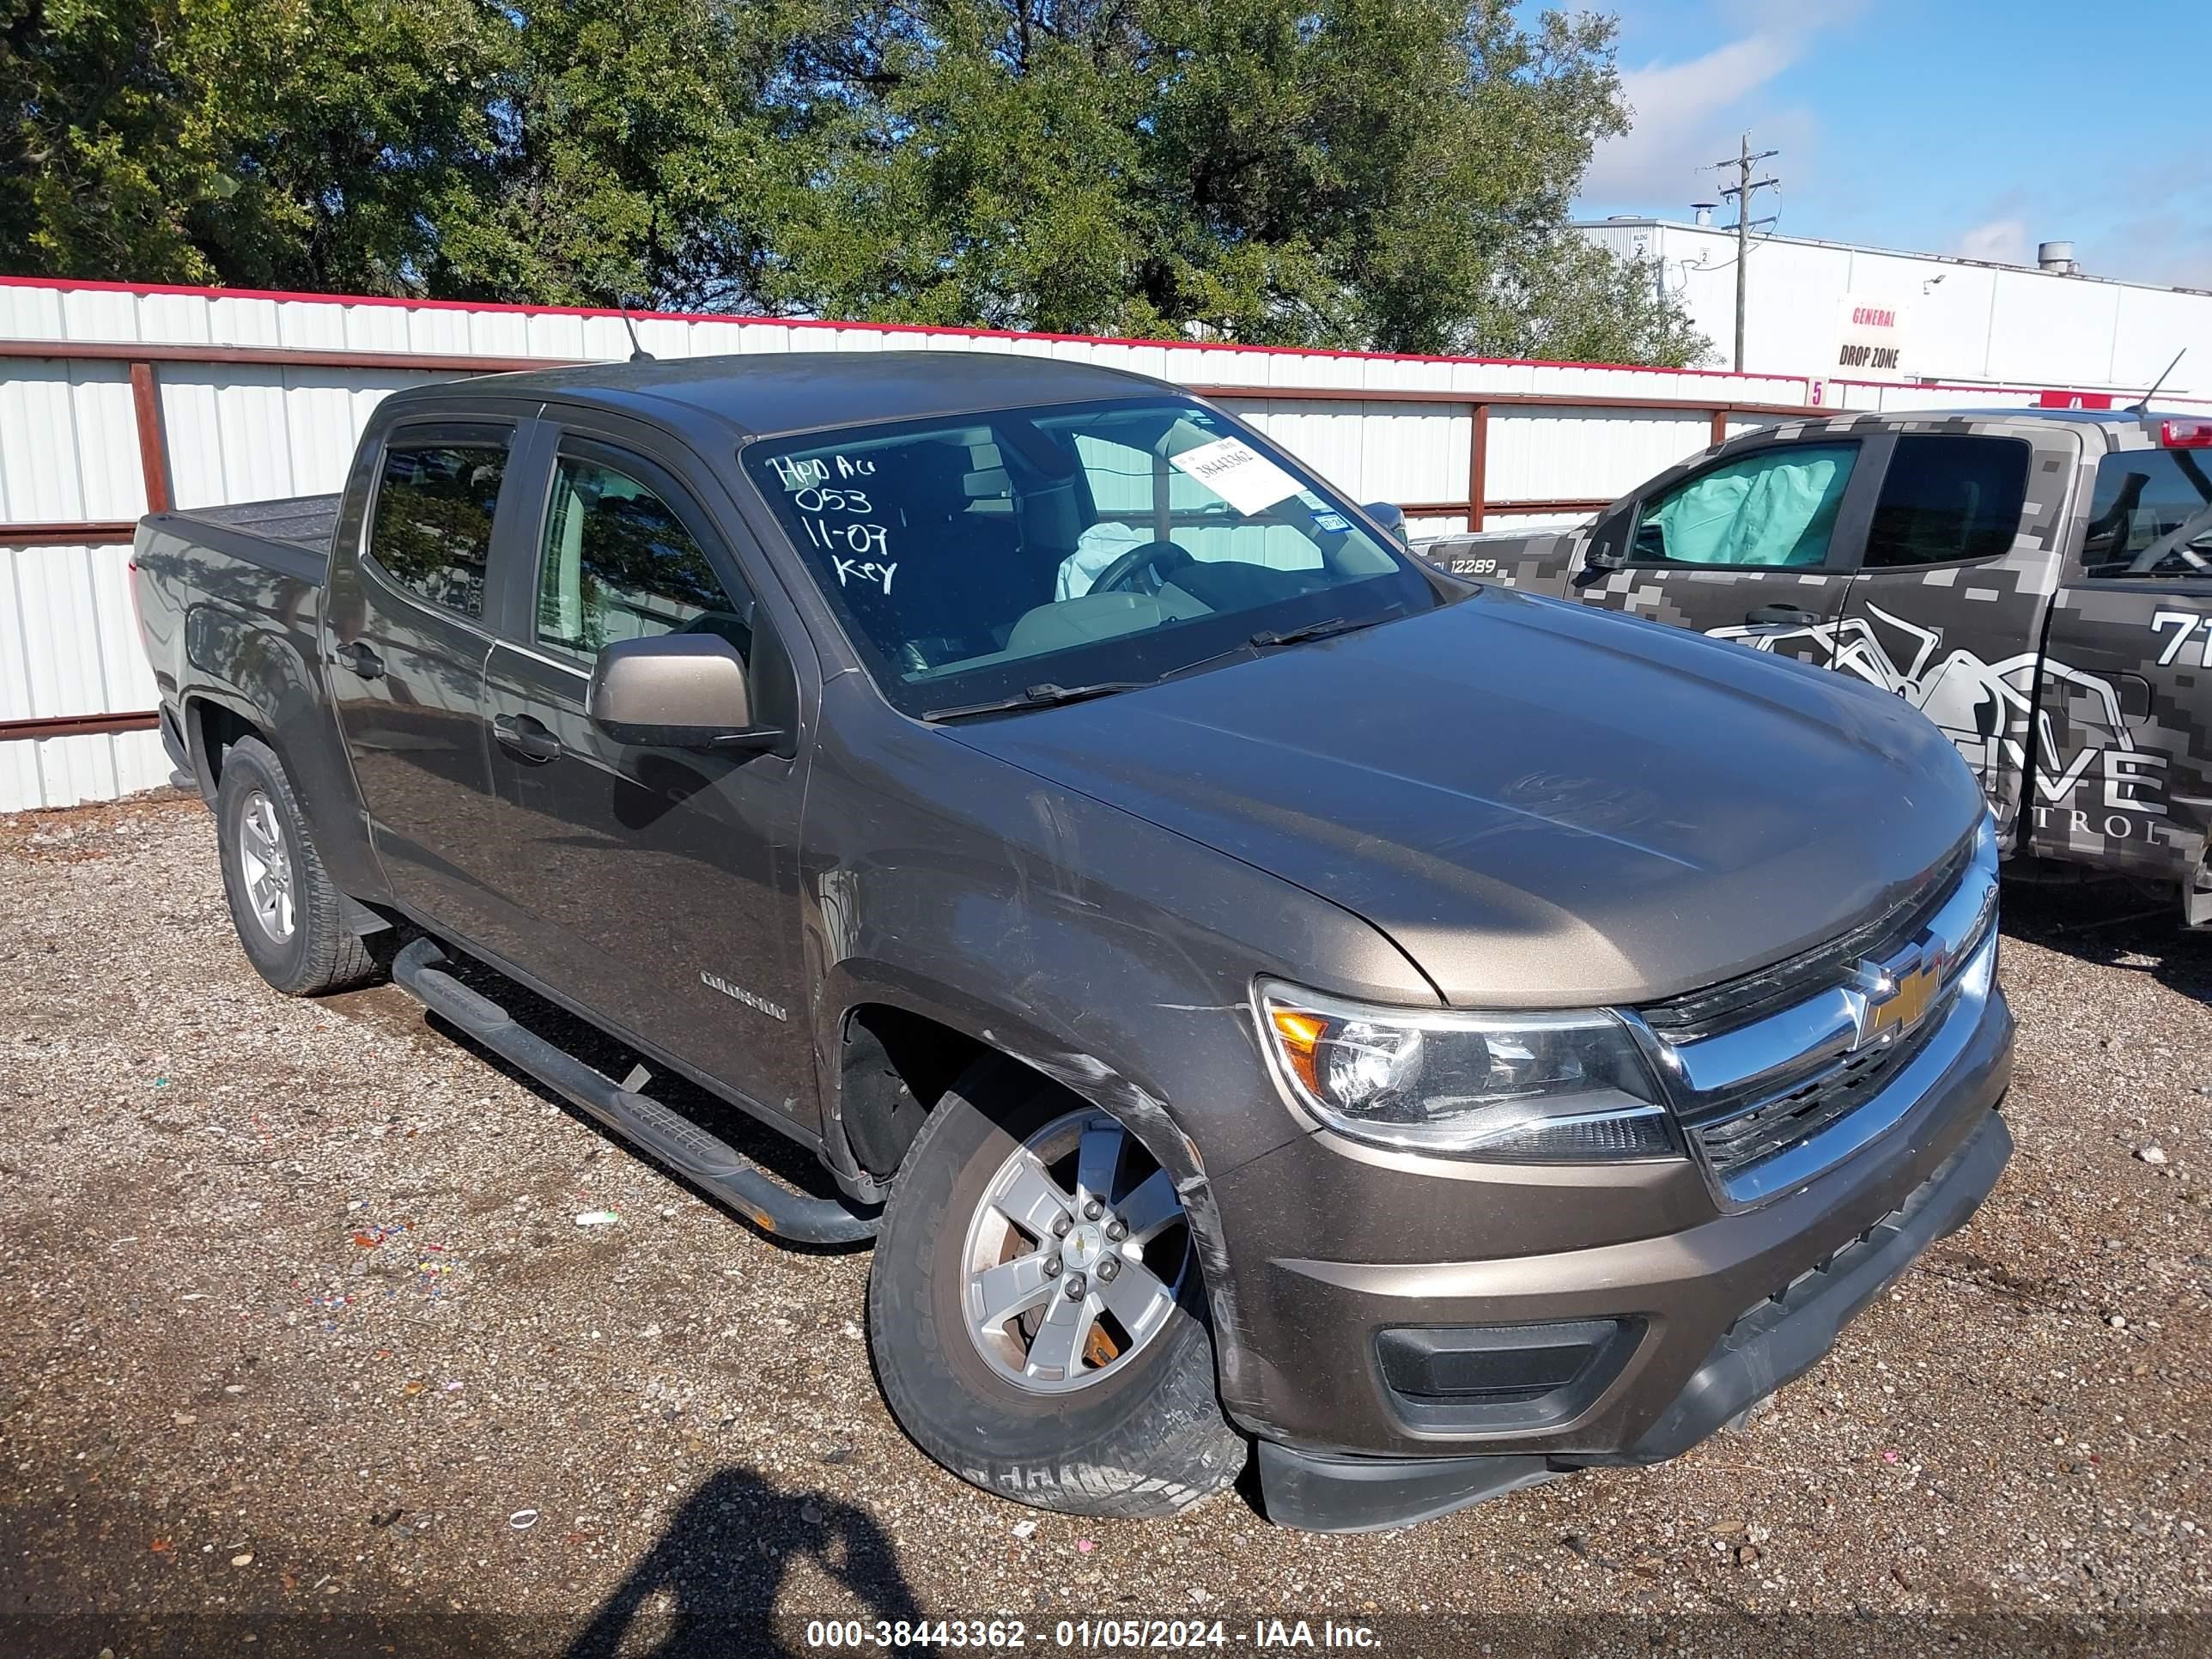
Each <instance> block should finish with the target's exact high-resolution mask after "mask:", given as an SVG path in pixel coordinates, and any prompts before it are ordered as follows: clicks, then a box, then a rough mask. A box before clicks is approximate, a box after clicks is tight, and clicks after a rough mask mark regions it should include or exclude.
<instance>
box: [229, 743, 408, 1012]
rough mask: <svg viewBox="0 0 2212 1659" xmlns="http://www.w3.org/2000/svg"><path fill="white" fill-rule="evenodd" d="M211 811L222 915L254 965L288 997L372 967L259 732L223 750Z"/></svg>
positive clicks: (337, 984) (362, 977)
mask: <svg viewBox="0 0 2212 1659" xmlns="http://www.w3.org/2000/svg"><path fill="white" fill-rule="evenodd" d="M215 819H216V834H217V836H218V837H219V838H220V842H221V846H222V884H223V887H224V890H225V891H226V892H227V893H228V896H229V899H230V920H231V923H232V925H233V926H234V927H236V928H237V929H238V942H239V944H240V945H242V946H244V947H245V951H246V960H247V961H248V962H251V963H252V964H253V967H254V971H255V972H257V973H258V974H259V975H261V977H262V978H264V979H265V980H267V981H269V983H270V985H272V986H274V987H276V989H278V990H280V991H282V992H283V993H284V994H285V995H287V996H295V997H296V996H312V995H313V994H316V993H317V992H320V991H342V990H345V989H347V988H348V987H351V986H355V985H359V984H362V983H363V982H364V981H368V980H369V979H371V978H373V977H374V975H375V973H376V963H375V960H374V958H373V957H371V956H370V955H369V953H368V947H367V946H365V945H362V942H361V939H360V938H359V937H358V936H357V935H356V933H354V932H353V930H352V929H351V928H349V927H347V926H346V924H345V914H344V911H345V907H344V904H343V901H342V899H341V897H340V896H339V893H338V890H337V888H336V887H335V886H333V885H331V878H330V876H329V875H328V873H327V872H325V870H324V869H323V861H322V860H321V859H319V857H317V856H316V854H315V843H314V841H313V837H312V836H309V835H308V833H307V815H306V814H305V813H303V812H302V811H301V810H300V802H299V798H298V797H297V796H296V795H295V794H294V793H292V783H291V780H290V779H289V778H287V777H286V776H285V775H284V767H283V763H282V762H280V761H279V760H278V759H277V758H276V754H275V752H274V751H273V750H270V747H269V745H268V744H264V743H263V742H262V741H261V740H260V739H259V738H241V739H240V741H239V742H237V743H235V744H232V745H231V747H230V748H229V749H228V750H227V751H225V753H224V755H223V757H222V783H221V785H220V786H219V787H217V789H216V803H215Z"/></svg>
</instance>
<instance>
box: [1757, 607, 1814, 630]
mask: <svg viewBox="0 0 2212 1659" xmlns="http://www.w3.org/2000/svg"><path fill="white" fill-rule="evenodd" d="M1744 621H1746V622H1747V623H1750V624H1751V625H1752V626H1753V628H1817V627H1818V626H1819V625H1820V618H1819V617H1816V616H1814V614H1813V613H1812V612H1811V611H1801V610H1799V609H1798V608H1797V607H1796V605H1760V606H1759V608H1758V609H1756V610H1754V611H1752V612H1751V614H1750V615H1749V616H1747V617H1745V618H1744Z"/></svg>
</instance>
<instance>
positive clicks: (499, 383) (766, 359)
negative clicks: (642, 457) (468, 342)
mask: <svg viewBox="0 0 2212 1659" xmlns="http://www.w3.org/2000/svg"><path fill="white" fill-rule="evenodd" d="M455 384H456V383H455V382H453V381H447V382H444V383H443V389H445V390H447V392H450V390H451V388H452V387H453V386H454V385H455ZM465 384H467V385H469V386H471V387H472V388H473V389H476V390H479V391H484V392H497V393H498V394H499V395H501V396H502V397H525V398H527V397H532V396H542V397H544V398H548V399H549V400H552V401H556V402H561V403H567V404H584V405H586V406H590V407H595V408H600V409H606V410H620V411H623V412H627V413H630V414H635V415H638V416H643V417H645V418H647V419H649V420H653V421H656V422H659V423H661V424H662V425H665V426H674V427H678V428H684V427H685V426H687V425H690V426H707V425H712V426H714V427H717V428H722V429H723V430H724V431H725V432H734V433H735V434H737V435H740V436H744V437H755V436H759V435H765V434H770V433H778V432H801V431H806V430H809V429H811V428H817V427H835V426H851V425H858V424H860V423H862V422H878V421H903V420H915V419H921V418H925V417H927V416H939V415H951V416H957V415H969V414H976V413H980V412H981V411H983V410H993V409H1012V408H1019V407H1023V406H1025V405H1033V404H1061V403H1089V402H1095V401H1097V400H1099V399H1102V398H1127V397H1133V396H1138V395H1141V394H1143V393H1144V392H1155V391H1161V390H1170V391H1172V390H1177V389H1178V388H1174V387H1170V386H1166V385H1165V383H1164V382H1163V381H1159V380H1153V379H1152V378H1151V377H1149V376H1147V375H1143V374H1129V373H1127V372H1126V371H1124V370H1121V369H1117V368H1099V367H1097V365H1095V364H1091V363H1074V362H1061V361H1060V360H1058V359H1055V358H1050V357H1033V356H1027V355H1024V354H1018V353H1012V352H1002V351H870V352H849V353H848V352H831V351H805V352H799V351H794V352H776V353H763V354H762V355H761V356H743V357H740V356H726V357H679V358H672V359H670V360H668V361H666V362H629V363H580V364H578V365H576V366H575V367H574V368H544V369H526V370H524V371H522V372H521V373H520V374H499V375H488V376H485V377H483V379H480V380H471V381H468V382H465ZM440 390H441V388H440V387H438V386H425V387H422V388H420V389H418V390H416V391H414V392H402V393H399V394H398V396H397V397H396V398H394V399H393V400H392V401H394V402H395V403H397V402H400V401H402V400H404V401H407V402H412V401H414V400H415V399H416V398H428V399H431V400H435V399H436V398H437V396H438V392H439V391H440Z"/></svg>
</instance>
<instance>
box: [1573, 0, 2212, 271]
mask: <svg viewBox="0 0 2212 1659" xmlns="http://www.w3.org/2000/svg"><path fill="white" fill-rule="evenodd" d="M1561 3H1562V9H1591V10H1596V11H1603V12H1613V13H1615V14H1617V15H1619V16H1620V41H1619V46H1620V70H1621V76H1622V80H1623V82H1624V84H1625V89H1626V94H1627V97H1628V100H1629V102H1630V103H1631V104H1632V105H1633V106H1635V110H1636V118H1635V127H1634V130H1633V131H1632V132H1631V133H1630V134H1629V136H1628V137H1626V138H1624V139H1621V140H1619V141H1617V142H1615V143H1612V144H1609V145H1607V146H1606V147H1605V148H1604V149H1601V151H1600V152H1599V155H1598V156H1597V158H1596V160H1595V162H1594V163H1593V165H1592V167H1591V169H1590V173H1589V179H1588V180H1587V181H1586V185H1585V188H1584V191H1583V196H1582V197H1581V199H1580V200H1579V201H1578V203H1577V212H1578V213H1581V214H1583V215H1586V216H1599V215H1603V214H1607V213H1641V214H1653V215H1656V216H1660V217H1663V218H1670V219H1686V218H1688V216H1689V212H1688V204H1690V203H1691V202H1692V201H1693V200H1705V199H1710V198H1711V197H1712V196H1713V195H1714V193H1715V190H1716V188H1717V186H1716V185H1715V175H1714V174H1713V173H1711V172H1710V171H1702V172H1701V171H1699V166H1700V164H1704V163H1710V162H1711V161H1716V160H1717V159H1719V158H1720V157H1721V156H1723V155H1731V154H1733V153H1734V152H1735V145H1736V137H1737V135H1738V133H1740V132H1741V131H1742V130H1743V129H1744V128H1746V127H1748V128H1750V129H1751V132H1752V138H1753V148H1754V149H1780V150H1781V151H1782V152H1783V153H1782V155H1779V156H1778V157H1777V158H1776V159H1775V160H1774V161H1771V162H1769V163H1767V166H1768V167H1770V168H1771V169H1772V170H1774V171H1776V172H1778V173H1780V175H1781V177H1782V179H1783V184H1784V193H1783V196H1782V198H1781V204H1780V210H1781V215H1782V218H1781V222H1780V224H1779V225H1778V227H1777V229H1778V230H1779V231H1781V232H1782V233H1784V234H1793V235H1800V236H1818V237H1824V238H1826V239H1829V240H1835V241H1847V242H1863V243H1871V244H1875V245H1876V246H1888V247H1898V248H1905V249H1911V250H1914V251H1918V252H1936V253H1962V254H1966V255H1969V256H1971V257H1973V258H1987V259H2001V260H2010V261H2017V262H2021V263H2033V259H2034V257H2035V245H2036V243H2037V242H2039V241H2041V240H2052V239H2057V238H2062V237H2063V238H2071V239H2072V240H2073V241H2074V242H2075V245H2076V249H2077V257H2078V258H2080V259H2081V264H2082V268H2083V269H2084V270H2089V271H2093V272H2095V273H2096V274H2098V275H2100V276H2118V277H2123V278H2126V279H2130V280H2133V281H2137V282H2153V283H2186V284H2189V285H2191V286H2194V287H2203V288H2212V4H2207V3H2205V0H2194V3H2191V0H2103V3H2101V4H2097V5H2083V4H2081V3H2080V0H2074V3H2061V0H2011V3H2007V4H2000V3H1992V0H1917V3H1916V0H1768V3H1765V4H1760V3H1755V0H1595V3H1591V4H1589V5H1588V6H1587V7H1586V8H1585V7H1583V6H1580V5H1577V4H1575V3H1574V0H1561ZM1532 9H1534V8H1533V7H1532ZM1758 211H1759V212H1760V213H1762V214H1764V213H1768V212H1771V211H1774V208H1773V207H1772V206H1771V198H1768V197H1765V195H1764V193H1762V197H1761V202H1760V205H1759V210H1758ZM1727 217H1728V215H1727V213H1726V212H1725V211H1723V213H1722V214H1720V215H1718V216H1717V218H1719V219H1721V220H1723V221H1725V220H1726V219H1727Z"/></svg>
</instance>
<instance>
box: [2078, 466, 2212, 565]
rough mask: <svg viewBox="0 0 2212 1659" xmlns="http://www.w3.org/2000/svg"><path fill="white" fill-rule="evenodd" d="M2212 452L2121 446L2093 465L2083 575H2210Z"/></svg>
mask: <svg viewBox="0 0 2212 1659" xmlns="http://www.w3.org/2000/svg"><path fill="white" fill-rule="evenodd" d="M2208 459H2212V453H2206V452H2199V451H2191V450H2185V449H2124V450H2121V451H2119V452H2118V453H2117V454H2112V455H2107V456H2106V457H2105V459H2103V460H2102V461H2100V462H2099V463H2098V464H2097V487H2096V489H2095V490H2094V491H2093V493H2092V494H2091V495H2090V498H2089V527H2088V529H2087V532H2085V533H2084V534H2083V537H2082V540H2081V573H2082V574H2084V575H2087V576H2102V577H2107V578H2110V577H2144V578H2150V579H2157V578H2160V577H2168V578H2170V577H2177V576H2212V469H2208V467H2207V465H2206V462H2207V460H2208Z"/></svg>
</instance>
